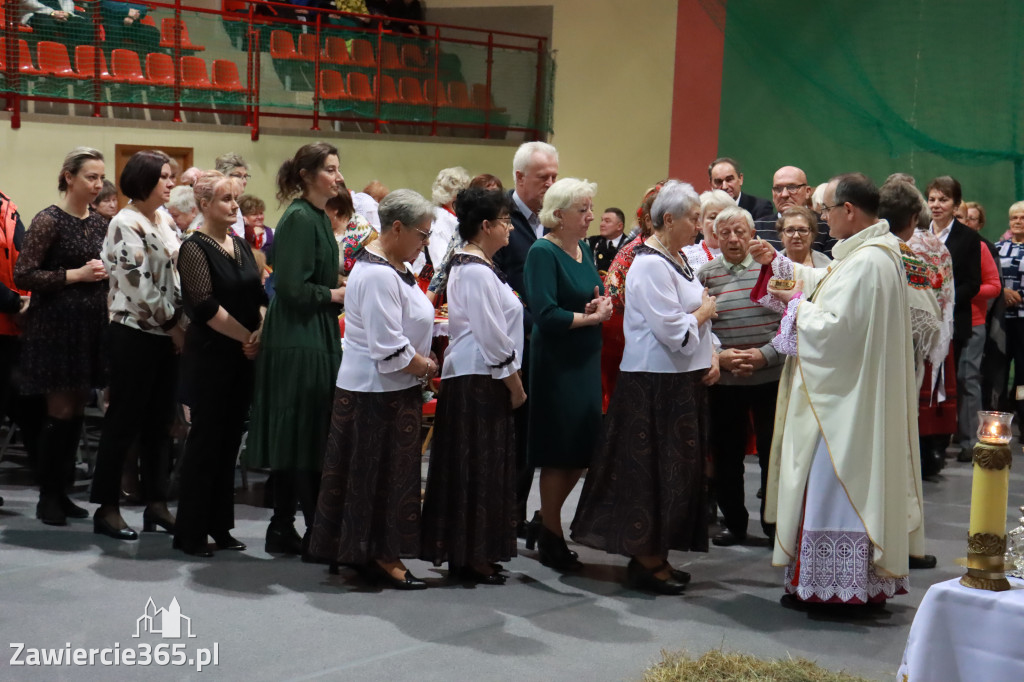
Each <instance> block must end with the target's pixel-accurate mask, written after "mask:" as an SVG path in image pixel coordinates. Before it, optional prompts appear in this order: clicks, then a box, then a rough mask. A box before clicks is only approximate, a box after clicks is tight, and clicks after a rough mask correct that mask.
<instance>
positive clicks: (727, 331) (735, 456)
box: [697, 206, 785, 547]
mask: <svg viewBox="0 0 1024 682" xmlns="http://www.w3.org/2000/svg"><path fill="white" fill-rule="evenodd" d="M714 231H715V235H716V236H717V237H718V242H719V244H720V246H721V249H722V255H720V256H718V257H717V258H715V259H714V260H712V261H711V262H710V263H708V264H707V265H705V266H704V267H703V268H701V270H700V272H699V273H698V275H697V276H698V277H699V278H700V281H701V282H702V283H703V284H704V286H706V287H707V289H708V293H709V294H710V295H711V296H715V297H716V299H717V302H718V318H717V319H715V320H714V321H713V322H712V325H711V330H712V331H713V332H714V333H715V335H716V336H717V337H718V339H719V341H721V343H722V350H721V352H720V354H719V356H718V357H719V363H720V367H721V371H722V377H721V379H720V380H719V382H718V384H716V385H715V386H712V387H711V388H710V389H709V402H710V405H711V451H712V458H713V461H714V482H715V495H716V496H717V498H718V506H719V508H720V509H721V510H722V515H723V516H724V517H725V530H723V531H722V532H720V533H719V534H718V535H716V536H715V537H714V538H712V540H711V541H712V542H713V543H714V544H716V545H718V546H720V547H728V546H730V545H736V544H747V543H748V540H747V521H748V519H749V514H748V513H747V509H746V506H745V504H744V494H743V468H744V467H743V457H744V455H745V454H746V450H747V442H748V434H749V432H750V428H751V424H753V429H754V434H755V438H756V442H757V456H758V461H759V463H760V466H761V490H762V491H763V490H764V487H765V485H766V483H767V477H768V456H769V452H770V450H771V444H772V429H773V427H774V424H775V398H776V395H777V394H778V390H779V376H780V375H781V373H782V362H783V360H784V359H785V358H784V357H782V356H780V355H779V353H777V352H776V351H775V349H774V348H772V346H771V343H770V342H771V340H772V338H773V337H774V336H775V334H776V332H777V331H778V328H779V321H780V320H781V316H780V315H779V314H778V313H775V312H773V311H771V310H769V309H768V308H763V307H761V306H759V305H757V304H756V303H754V302H753V301H751V300H750V290H751V289H753V287H754V285H755V284H756V283H757V278H758V277H759V276H760V274H761V266H760V265H759V264H758V263H757V262H756V261H755V260H754V259H753V258H752V257H751V256H750V255H749V253H748V248H749V247H748V243H749V241H750V239H752V238H753V236H754V220H753V218H752V217H751V215H750V213H748V212H747V211H745V210H743V209H742V208H739V207H738V206H736V207H729V208H726V209H724V210H722V211H721V212H720V213H719V214H718V217H717V218H715V224H714ZM761 528H762V530H763V531H764V533H765V535H767V536H768V537H769V538H772V537H773V536H774V534H775V529H774V527H772V526H771V525H769V524H766V523H765V522H764V500H763V497H762V501H761ZM749 544H759V545H765V544H766V543H765V542H764V541H763V540H760V541H757V542H754V541H751V542H750V543H749Z"/></svg>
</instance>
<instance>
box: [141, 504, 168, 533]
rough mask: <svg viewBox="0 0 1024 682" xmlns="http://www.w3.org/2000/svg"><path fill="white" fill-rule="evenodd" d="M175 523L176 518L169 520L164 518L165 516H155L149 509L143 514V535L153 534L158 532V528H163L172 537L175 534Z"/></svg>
mask: <svg viewBox="0 0 1024 682" xmlns="http://www.w3.org/2000/svg"><path fill="white" fill-rule="evenodd" d="M174 522H175V519H174V518H167V517H164V516H160V515H159V514H154V513H152V512H150V511H149V510H148V509H147V510H146V511H144V512H142V532H143V533H153V532H155V531H156V529H157V527H160V528H163V529H164V530H165V531H167V532H168V533H170V534H171V535H173V534H174Z"/></svg>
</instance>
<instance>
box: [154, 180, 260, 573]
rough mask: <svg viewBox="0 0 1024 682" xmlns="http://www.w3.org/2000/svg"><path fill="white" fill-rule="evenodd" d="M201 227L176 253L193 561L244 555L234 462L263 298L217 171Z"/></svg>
mask: <svg viewBox="0 0 1024 682" xmlns="http://www.w3.org/2000/svg"><path fill="white" fill-rule="evenodd" d="M194 190H195V195H196V203H198V204H199V210H200V211H201V212H202V214H203V226H202V227H201V228H199V229H198V230H197V231H196V232H195V233H194V234H193V235H192V236H191V237H189V238H188V239H186V240H185V241H184V243H182V245H181V250H180V252H179V254H178V271H179V272H180V273H181V289H182V296H183V298H184V303H185V313H186V314H187V315H188V317H189V320H190V321H191V324H190V325H189V328H188V331H187V332H186V335H185V351H184V355H183V358H182V365H183V368H182V369H183V371H182V389H183V393H184V395H183V399H184V400H183V402H185V404H187V405H188V406H189V407H190V408H191V411H192V429H191V431H190V432H189V435H188V441H187V442H186V444H185V455H184V459H183V461H182V466H181V499H180V501H179V504H178V520H177V524H176V525H175V537H174V544H175V547H177V548H178V549H181V550H182V551H184V552H185V553H186V554H191V555H193V556H202V557H208V556H212V552H211V551H210V549H209V547H208V545H207V536H210V537H212V538H213V540H214V542H215V543H216V546H217V549H233V550H244V549H245V545H244V544H242V543H241V542H239V541H238V540H236V539H235V538H233V537H232V536H231V533H230V531H231V529H232V528H233V527H234V525H235V524H234V522H235V516H234V501H233V493H234V473H235V459H236V457H237V455H238V447H239V444H240V443H241V439H242V431H243V428H244V425H245V420H246V417H247V416H248V414H249V403H250V401H251V399H252V380H253V363H252V360H253V359H254V358H255V357H256V353H257V352H258V351H259V338H260V332H261V330H262V325H263V315H264V313H265V312H266V306H267V295H266V292H265V291H264V290H263V285H262V283H261V280H260V272H259V269H258V268H257V266H256V261H255V259H254V258H253V254H252V249H250V248H249V245H248V244H247V243H246V242H245V240H243V239H242V238H241V237H238V236H235V235H234V234H233V233H232V231H231V225H232V223H233V222H234V221H235V215H236V213H237V211H238V204H237V201H236V200H237V197H238V194H239V192H240V189H239V187H238V186H237V184H236V183H235V182H234V181H233V180H232V179H231V178H228V177H226V176H224V175H222V174H221V173H218V172H216V171H211V172H208V173H205V174H204V175H202V176H201V177H200V178H199V180H198V181H197V182H196V184H195V187H194Z"/></svg>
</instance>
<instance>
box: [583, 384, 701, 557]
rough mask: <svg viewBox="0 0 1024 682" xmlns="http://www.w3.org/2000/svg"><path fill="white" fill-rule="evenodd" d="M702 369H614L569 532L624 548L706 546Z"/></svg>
mask: <svg viewBox="0 0 1024 682" xmlns="http://www.w3.org/2000/svg"><path fill="white" fill-rule="evenodd" d="M704 374H705V372H704V371H703V370H701V371H695V372H686V373H683V374H655V373H649V372H622V373H621V374H619V379H618V383H617V384H616V386H615V394H614V395H613V396H612V399H611V403H610V405H609V407H608V415H607V418H606V431H605V441H604V444H603V446H602V447H601V449H600V451H599V452H598V454H597V456H596V457H595V458H594V461H593V462H592V464H591V466H590V470H589V471H588V472H587V478H586V481H585V483H584V486H583V493H582V495H581V496H580V503H579V506H578V507H577V510H576V518H575V519H574V520H573V522H572V538H573V540H575V541H576V542H579V543H580V544H583V545H588V546H590V547H595V548H597V549H603V550H604V551H606V552H608V553H610V554H622V555H625V556H637V555H649V556H662V555H665V554H666V553H667V552H668V551H669V550H671V549H676V550H683V551H696V552H706V551H707V549H708V532H707V518H706V505H705V497H706V494H707V493H706V488H707V484H706V475H705V470H704V464H705V453H706V452H707V436H708V434H707V425H708V409H707V390H706V388H705V386H704V385H703V384H702V383H701V382H700V380H701V378H702V377H703V376H704Z"/></svg>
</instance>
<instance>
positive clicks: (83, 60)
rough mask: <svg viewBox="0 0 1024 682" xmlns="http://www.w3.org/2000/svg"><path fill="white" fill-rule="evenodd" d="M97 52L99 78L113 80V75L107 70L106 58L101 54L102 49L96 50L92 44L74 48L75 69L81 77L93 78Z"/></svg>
mask: <svg viewBox="0 0 1024 682" xmlns="http://www.w3.org/2000/svg"><path fill="white" fill-rule="evenodd" d="M97 54H99V63H100V64H99V66H100V73H99V76H100V79H101V80H106V81H109V80H114V77H113V76H112V75H110V72H108V71H107V58H106V57H104V56H103V50H97V49H96V48H95V47H93V46H92V45H79V46H78V47H76V48H75V71H76V72H77V73H78V75H79V76H81V77H82V78H93V77H94V76H95V75H96V56H97Z"/></svg>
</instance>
